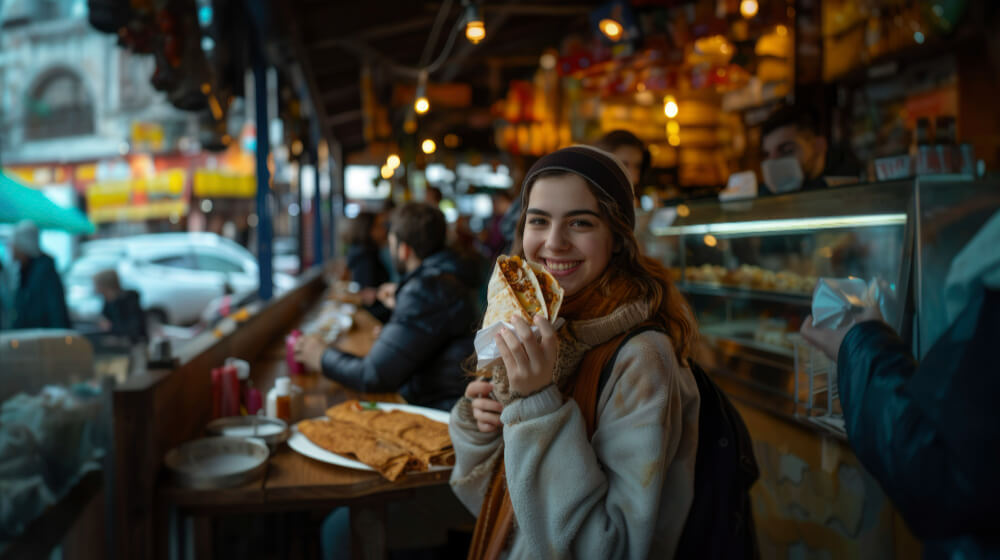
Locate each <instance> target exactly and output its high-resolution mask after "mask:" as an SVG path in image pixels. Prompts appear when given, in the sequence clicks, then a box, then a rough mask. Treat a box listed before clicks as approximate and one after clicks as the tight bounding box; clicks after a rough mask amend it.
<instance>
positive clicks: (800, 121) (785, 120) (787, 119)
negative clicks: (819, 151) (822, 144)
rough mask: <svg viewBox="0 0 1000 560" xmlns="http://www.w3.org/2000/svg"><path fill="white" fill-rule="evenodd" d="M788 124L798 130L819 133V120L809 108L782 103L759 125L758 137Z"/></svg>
mask: <svg viewBox="0 0 1000 560" xmlns="http://www.w3.org/2000/svg"><path fill="white" fill-rule="evenodd" d="M788 125H794V126H795V127H796V128H798V129H799V130H806V131H809V132H812V133H813V134H816V135H817V136H818V135H820V134H821V131H820V129H819V120H818V119H817V118H816V115H815V114H814V113H813V112H812V111H811V110H809V109H807V108H805V107H802V106H799V105H782V106H781V107H780V108H778V109H777V110H776V111H774V112H773V113H771V116H769V117H767V120H765V121H764V124H762V125H761V126H760V137H761V138H762V139H763V138H764V137H765V136H767V135H768V134H771V133H772V132H774V131H775V130H778V129H779V128H782V127H785V126H788Z"/></svg>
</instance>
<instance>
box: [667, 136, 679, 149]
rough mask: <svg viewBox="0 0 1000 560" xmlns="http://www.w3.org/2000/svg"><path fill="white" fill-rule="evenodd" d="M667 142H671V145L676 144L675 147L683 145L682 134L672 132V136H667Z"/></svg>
mask: <svg viewBox="0 0 1000 560" xmlns="http://www.w3.org/2000/svg"><path fill="white" fill-rule="evenodd" d="M667 143H669V144H670V145H671V146H674V147H675V148H676V147H677V146H680V145H681V137H680V135H679V134H671V135H670V136H667Z"/></svg>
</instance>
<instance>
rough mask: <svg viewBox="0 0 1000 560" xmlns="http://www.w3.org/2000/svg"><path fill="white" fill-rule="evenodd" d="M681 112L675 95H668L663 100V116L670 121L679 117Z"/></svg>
mask: <svg viewBox="0 0 1000 560" xmlns="http://www.w3.org/2000/svg"><path fill="white" fill-rule="evenodd" d="M679 112H680V108H679V107H678V106H677V99H675V98H674V96H673V95H668V96H666V97H664V98H663V114H664V115H666V116H667V118H668V119H673V118H676V117H677V113H679Z"/></svg>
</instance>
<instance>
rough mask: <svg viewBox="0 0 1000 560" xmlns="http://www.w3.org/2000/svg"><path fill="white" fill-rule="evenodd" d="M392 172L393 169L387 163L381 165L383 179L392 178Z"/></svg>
mask: <svg viewBox="0 0 1000 560" xmlns="http://www.w3.org/2000/svg"><path fill="white" fill-rule="evenodd" d="M392 174H393V169H392V168H391V167H389V166H388V165H383V166H382V178H383V179H391V178H392Z"/></svg>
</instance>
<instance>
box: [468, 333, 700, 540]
mask: <svg viewBox="0 0 1000 560" xmlns="http://www.w3.org/2000/svg"><path fill="white" fill-rule="evenodd" d="M698 406H699V396H698V387H697V385H696V384H695V380H694V377H693V376H692V374H691V372H690V370H689V369H687V368H682V367H680V366H679V365H678V363H677V358H676V356H675V354H674V351H673V347H672V346H671V344H670V339H669V338H668V337H667V336H666V335H665V334H663V333H659V332H655V331H648V332H644V333H642V334H639V335H637V336H635V337H633V338H632V339H630V340H629V341H628V342H627V343H626V344H625V346H623V347H622V349H621V351H620V352H619V354H618V358H617V360H616V361H615V364H614V367H613V369H612V375H611V377H610V379H609V380H608V383H607V385H606V386H605V387H604V389H603V391H602V392H601V395H600V398H599V399H598V404H597V415H598V416H597V418H598V420H597V429H596V431H595V433H594V436H593V439H592V440H590V441H588V440H587V433H586V427H585V423H584V420H583V415H582V414H581V412H580V409H579V407H578V406H577V404H576V402H575V401H573V400H571V399H569V400H565V401H564V399H563V397H562V395H561V394H560V393H559V391H558V389H557V388H556V387H555V386H552V387H549V388H548V389H546V390H544V391H542V392H540V393H537V394H534V395H532V396H530V397H527V398H524V399H519V400H516V401H514V402H512V403H510V404H509V405H508V406H507V407H505V408H504V410H503V413H502V414H501V416H500V419H501V421H502V422H503V425H504V427H503V430H502V435H501V433H497V432H494V433H489V434H485V433H481V432H479V430H478V429H477V428H476V424H475V421H474V420H473V418H472V414H471V404H470V402H469V401H468V400H467V399H462V400H461V401H459V403H458V404H457V405H455V408H453V409H452V413H451V422H450V424H449V431H450V432H451V439H452V443H453V444H454V446H455V455H456V462H455V469H454V470H453V471H452V475H451V484H452V489H453V490H454V491H455V494H456V495H457V496H458V498H459V500H461V501H462V503H463V504H465V506H466V507H467V508H468V509H469V511H471V512H472V513H473V515H478V514H479V510H480V507H481V506H482V500H483V496H484V495H485V493H486V488H487V486H488V485H489V480H490V475H491V469H490V465H491V461H490V457H491V456H493V454H495V453H498V452H499V451H500V450H501V449H502V450H503V455H504V460H505V461H506V466H507V485H508V488H509V490H510V496H511V503H512V504H513V505H514V513H515V519H516V522H517V523H516V527H515V529H514V535H513V538H512V541H511V544H510V545H509V546H508V549H507V550H506V551H505V554H506V557H507V558H515V559H521V558H544V559H550V558H552V559H555V558H600V559H611V558H630V559H641V558H673V555H674V551H675V550H676V548H677V541H678V540H679V538H680V534H681V531H682V529H683V528H684V522H685V521H686V519H687V514H688V511H689V510H690V508H691V501H692V499H693V496H694V466H695V455H696V452H697V441H698ZM501 442H503V446H501V445H500V444H501Z"/></svg>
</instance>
